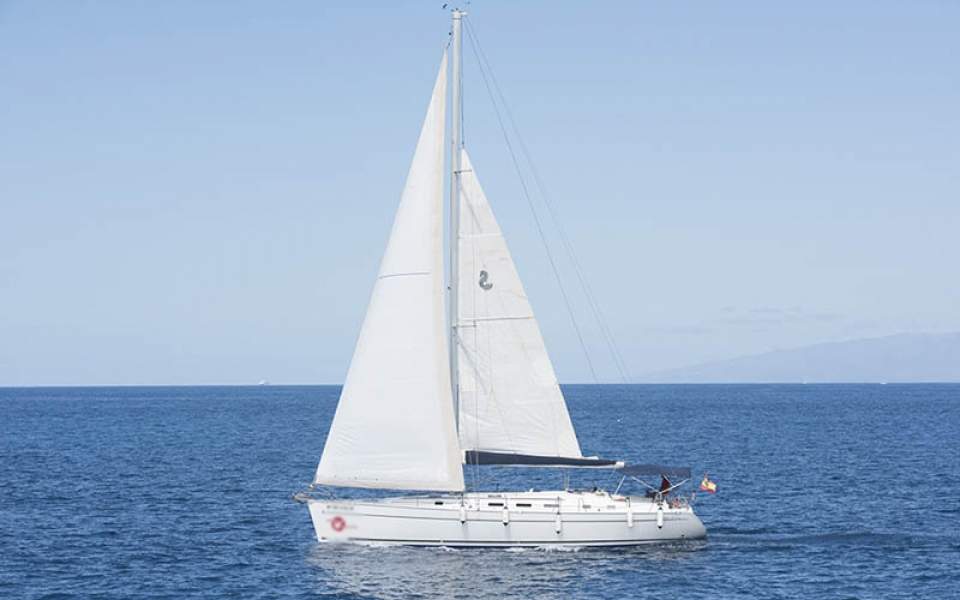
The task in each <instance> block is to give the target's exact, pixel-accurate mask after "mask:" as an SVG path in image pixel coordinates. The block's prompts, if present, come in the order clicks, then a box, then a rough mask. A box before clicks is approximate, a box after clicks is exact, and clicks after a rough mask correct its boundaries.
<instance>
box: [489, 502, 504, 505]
mask: <svg viewBox="0 0 960 600" xmlns="http://www.w3.org/2000/svg"><path fill="white" fill-rule="evenodd" d="M487 506H503V502H487Z"/></svg>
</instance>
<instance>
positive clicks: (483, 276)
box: [479, 271, 493, 290]
mask: <svg viewBox="0 0 960 600" xmlns="http://www.w3.org/2000/svg"><path fill="white" fill-rule="evenodd" d="M489 279H490V274H489V273H487V272H486V271H480V281H479V283H480V287H481V288H482V289H484V290H489V289H490V288H492V287H493V282H491V281H489Z"/></svg>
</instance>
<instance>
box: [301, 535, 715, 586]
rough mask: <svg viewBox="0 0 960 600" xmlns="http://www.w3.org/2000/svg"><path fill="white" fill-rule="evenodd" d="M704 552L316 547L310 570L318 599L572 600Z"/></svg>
mask: <svg viewBox="0 0 960 600" xmlns="http://www.w3.org/2000/svg"><path fill="white" fill-rule="evenodd" d="M705 547H706V544H705V543H704V542H685V543H679V544H662V545H653V546H643V547H637V548H580V549H537V548H512V549H493V548H488V549H479V548H468V549H463V550H461V549H455V548H417V547H402V546H379V547H378V546H360V545H354V544H317V545H315V546H314V547H313V549H312V550H311V551H310V554H309V555H308V557H307V563H308V565H309V567H311V569H312V571H313V573H314V577H315V581H316V584H317V585H316V589H317V591H318V592H320V593H328V594H329V593H337V594H349V595H357V596H364V597H372V598H381V599H393V598H427V597H439V598H453V597H457V598H531V597H536V598H567V597H569V595H570V593H571V592H572V591H574V590H578V589H589V588H590V587H591V586H592V585H593V583H594V582H595V583H597V584H598V585H601V586H602V587H603V588H605V590H606V591H607V592H609V591H610V587H609V584H610V578H609V576H610V575H611V574H617V573H622V572H624V571H632V570H636V569H638V567H640V566H644V567H646V566H651V565H656V564H657V563H662V562H665V561H671V562H674V561H678V560H680V561H682V560H690V559H691V558H693V557H694V556H695V555H696V554H697V553H698V552H699V551H700V550H703V549H704V548H705ZM638 562H642V563H643V564H642V565H638ZM627 591H628V590H624V592H627ZM635 594H636V592H634V593H633V594H631V595H635Z"/></svg>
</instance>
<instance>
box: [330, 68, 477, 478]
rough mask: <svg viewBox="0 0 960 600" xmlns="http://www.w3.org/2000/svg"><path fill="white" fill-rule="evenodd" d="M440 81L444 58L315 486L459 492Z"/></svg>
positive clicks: (443, 93) (444, 78)
mask: <svg viewBox="0 0 960 600" xmlns="http://www.w3.org/2000/svg"><path fill="white" fill-rule="evenodd" d="M446 73H447V57H446V53H444V57H443V62H442V63H441V65H440V74H439V75H438V76H437V81H436V84H435V85H434V88H433V96H432V98H431V100H430V107H429V109H428V110H427V116H426V119H425V121H424V123H423V128H422V129H421V131H420V139H419V141H418V142H417V149H416V152H415V154H414V157H413V163H412V165H411V166H410V171H409V173H408V175H407V182H406V186H405V187H404V190H403V196H402V198H401V201H400V208H399V209H398V210H397V214H396V217H395V219H394V223H393V229H392V231H391V233H390V241H389V242H388V244H387V250H386V252H385V253H384V256H383V261H382V262H381V264H380V273H379V275H378V277H377V281H376V284H375V285H374V288H373V295H372V297H371V299H370V305H369V307H368V308H367V315H366V317H365V319H364V322H363V327H362V329H361V330H360V338H359V340H358V341H357V346H356V349H355V350H354V354H353V360H352V362H351V363H350V370H349V372H348V373H347V378H346V381H345V383H344V386H343V392H342V393H341V395H340V402H339V404H338V405H337V411H336V414H335V415H334V418H333V423H332V425H331V426H330V433H329V435H328V436H327V442H326V446H325V447H324V450H323V456H322V457H321V459H320V465H319V466H318V467H317V474H316V477H315V482H316V483H320V484H325V485H339V486H349V487H369V488H392V489H416V490H446V491H461V490H463V489H464V486H463V468H462V466H461V454H460V449H459V445H458V443H457V438H456V429H455V423H454V415H453V404H452V399H451V392H450V372H449V366H448V357H447V343H446V328H445V324H444V320H445V319H444V299H443V298H444V294H443V257H442V252H443V238H442V236H443V225H442V212H443V211H442V205H443V190H442V185H443V154H444V125H445V117H446V115H445V110H446V106H445V104H446V87H447V75H446Z"/></svg>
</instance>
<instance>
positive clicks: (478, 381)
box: [458, 150, 582, 458]
mask: <svg viewBox="0 0 960 600" xmlns="http://www.w3.org/2000/svg"><path fill="white" fill-rule="evenodd" d="M461 156H462V167H461V169H462V175H461V178H460V181H461V205H460V228H459V229H460V231H459V236H458V237H459V244H460V246H459V268H460V274H459V294H458V304H459V309H458V312H459V319H458V340H459V344H458V346H459V384H460V403H459V404H460V415H459V416H460V445H461V447H462V448H463V449H464V450H479V451H488V452H508V453H517V454H529V455H538V456H547V457H550V456H554V457H571V458H579V457H581V456H582V455H581V453H580V444H579V443H578V442H577V436H576V433H575V432H574V430H573V424H572V423H571V422H570V415H569V414H568V413H567V405H566V403H565V402H564V400H563V394H562V393H561V392H560V386H559V385H558V384H557V377H556V375H555V374H554V371H553V365H552V363H551V362H550V357H549V356H547V349H546V347H545V346H544V343H543V337H542V336H541V334H540V328H539V326H538V325H537V321H536V318H535V317H534V315H533V309H532V308H531V307H530V303H529V301H528V300H527V296H526V293H525V292H524V290H523V284H522V283H521V282H520V276H519V275H518V274H517V269H516V267H515V266H514V263H513V259H512V258H511V256H510V251H509V250H508V249H507V243H506V240H505V239H504V237H503V234H502V232H501V231H500V227H499V226H498V225H497V221H496V219H495V218H494V216H493V211H492V210H491V208H490V204H489V203H488V202H487V198H486V196H485V195H484V193H483V190H482V189H481V188H480V183H479V181H478V180H477V176H476V173H475V172H474V170H473V166H472V165H471V163H470V159H469V157H468V156H467V153H466V150H464V151H463V153H462V155H461Z"/></svg>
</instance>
